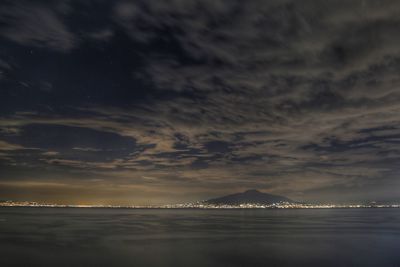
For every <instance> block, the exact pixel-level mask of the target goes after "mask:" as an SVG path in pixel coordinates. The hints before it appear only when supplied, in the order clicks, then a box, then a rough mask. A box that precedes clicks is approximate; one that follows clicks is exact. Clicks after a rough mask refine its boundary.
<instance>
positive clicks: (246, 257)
mask: <svg viewBox="0 0 400 267" xmlns="http://www.w3.org/2000/svg"><path fill="white" fill-rule="evenodd" d="M399 251H400V209H327V210H132V209H71V208H70V209H68V208H56V209H51V208H48V209H46V208H0V266H75V267H76V266H149V267H151V266H174V267H175V266H185V267H186V266H188V267H191V266H194V267H196V266H209V267H213V266H400V253H399Z"/></svg>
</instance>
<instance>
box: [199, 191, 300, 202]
mask: <svg viewBox="0 0 400 267" xmlns="http://www.w3.org/2000/svg"><path fill="white" fill-rule="evenodd" d="M278 202H289V203H294V201H293V200H291V199H289V198H287V197H283V196H278V195H271V194H267V193H263V192H260V191H258V190H255V189H252V190H247V191H245V192H243V193H236V194H232V195H227V196H223V197H219V198H213V199H209V200H206V201H205V203H207V204H219V205H240V204H273V203H278Z"/></svg>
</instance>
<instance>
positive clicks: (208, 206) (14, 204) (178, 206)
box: [0, 201, 400, 209]
mask: <svg viewBox="0 0 400 267" xmlns="http://www.w3.org/2000/svg"><path fill="white" fill-rule="evenodd" d="M0 207H36V208H116V209H118V208H126V209H358V208H400V204H376V203H369V204H323V203H318V204H311V203H289V202H280V203H274V204H269V205H265V204H257V203H248V204H240V205H217V204H208V203H205V202H195V203H183V204H167V205H86V204H79V205H64V204H53V203H38V202H29V201H3V202H0Z"/></svg>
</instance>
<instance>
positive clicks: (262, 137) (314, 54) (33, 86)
mask: <svg viewBox="0 0 400 267" xmlns="http://www.w3.org/2000/svg"><path fill="white" fill-rule="evenodd" d="M2 6H4V7H6V8H2V9H1V10H2V11H1V12H0V14H1V17H2V18H1V25H0V37H1V38H2V39H1V42H2V44H3V46H2V49H1V50H0V83H1V87H2V90H1V91H0V104H1V107H0V111H1V114H2V116H1V118H0V134H1V135H0V140H1V141H0V159H1V162H2V164H3V169H4V170H5V171H4V172H7V177H6V176H2V178H1V180H0V182H1V183H4V184H7V183H8V184H7V186H8V187H13V188H15V187H16V186H20V187H18V188H23V183H27V182H28V181H29V182H31V183H38V182H40V183H43V182H46V183H53V182H54V179H52V178H51V173H57V172H58V171H60V170H62V171H64V172H66V173H67V174H68V175H65V176H64V178H62V180H64V181H65V186H67V187H68V186H69V187H68V188H69V189H68V192H70V191H69V190H70V187H72V186H74V187H79V186H83V185H86V184H85V183H86V182H87V179H85V177H92V178H93V177H99V179H102V181H103V182H104V183H109V184H112V185H113V186H115V187H124V190H123V191H124V192H126V191H129V190H132V193H134V192H137V190H152V192H153V193H152V194H154V191H156V192H159V193H160V194H161V195H163V196H165V199H170V198H169V197H167V196H166V195H168V194H171V195H173V192H178V191H179V192H184V194H186V196H187V195H190V194H193V196H194V195H196V196H199V195H204V196H209V195H212V194H215V195H216V194H219V193H225V192H228V191H229V192H232V191H235V190H241V189H245V188H261V189H266V190H269V191H271V192H276V193H282V194H287V195H288V196H290V197H292V198H298V199H305V200H326V201H328V200H329V201H331V200H332V201H359V200H365V199H366V198H368V199H371V198H374V199H377V200H378V199H389V198H390V199H395V198H396V197H399V195H398V192H396V191H395V190H394V189H395V188H396V187H395V185H397V173H398V167H397V165H398V164H397V161H398V160H399V159H400V157H399V155H400V152H399V151H400V146H399V140H400V137H399V135H400V130H399V129H400V128H399V127H400V116H399V114H400V113H399V111H400V105H399V104H400V91H399V89H398V87H399V84H400V80H399V78H398V73H399V69H400V48H399V47H400V46H399V40H398V37H397V36H398V34H397V31H398V30H397V29H398V28H399V26H400V20H399V19H398V18H399V15H400V5H399V3H398V2H397V1H374V2H370V1H355V0H354V1H302V2H301V3H300V2H297V1H267V2H266V1H256V0H254V1H247V2H243V1H222V0H221V1H207V0H204V1H179V0H170V1H163V2H153V1H150V2H149V1H87V2H81V1H57V2H52V1H39V2H35V3H30V2H29V3H28V2H23V1H9V2H7V1H6V2H4V4H2ZM13 168H14V169H15V168H16V169H18V168H19V170H20V171H21V172H22V171H25V172H27V173H29V170H32V176H31V178H30V180H29V178H27V177H26V175H20V174H17V173H14V172H12V171H10V170H11V169H13ZM3 177H6V178H3ZM21 177H24V178H23V179H22V178H21ZM39 177H46V178H45V181H44V180H43V179H40V178H39ZM93 179H97V178H93ZM11 181H12V183H13V184H12V185H11V184H9V183H10V182H11ZM18 182H20V183H21V184H16V183H18ZM57 182H59V181H57ZM103 182H101V183H100V185H99V188H98V191H99V192H103V191H102V190H103V189H102V188H103V187H102V186H103V184H102V183H103ZM35 186H39V185H38V184H35ZM26 188H28V186H27V187H26ZM129 188H131V189H129ZM57 190H58V189H57ZM116 190H117V189H116ZM121 190H122V189H121ZM135 190H136V191H135ZM117 191H118V190H117ZM121 192H122V191H121ZM168 192H170V193H168ZM351 193H353V194H352V195H351ZM171 195H170V196H171ZM388 195H390V197H388ZM127 199H128V198H127ZM186 199H187V198H185V200H186ZM129 200H132V199H131V198H129ZM176 200H177V201H178V200H180V199H176ZM138 201H143V198H141V199H140V200H139V199H138Z"/></svg>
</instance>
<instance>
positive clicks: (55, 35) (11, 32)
mask: <svg viewBox="0 0 400 267" xmlns="http://www.w3.org/2000/svg"><path fill="white" fill-rule="evenodd" d="M61 6H62V5H61V2H60V4H59V5H58V6H57V5H54V6H45V5H44V4H43V3H42V4H40V3H37V4H33V3H30V2H21V1H19V2H13V1H5V2H4V3H3V4H2V8H1V11H0V16H1V18H2V19H1V20H0V21H1V23H2V25H3V26H2V28H1V29H0V36H2V37H4V38H7V39H8V40H11V41H13V42H16V43H18V44H21V45H27V46H33V47H45V48H50V49H53V50H56V51H63V52H65V51H68V50H70V49H72V48H74V47H75V45H76V42H77V40H76V38H75V36H74V34H72V33H71V32H70V31H69V30H68V29H67V27H66V26H65V25H64V23H63V22H62V19H61V18H60V13H62V12H60V10H59V9H60V8H61Z"/></svg>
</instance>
